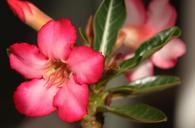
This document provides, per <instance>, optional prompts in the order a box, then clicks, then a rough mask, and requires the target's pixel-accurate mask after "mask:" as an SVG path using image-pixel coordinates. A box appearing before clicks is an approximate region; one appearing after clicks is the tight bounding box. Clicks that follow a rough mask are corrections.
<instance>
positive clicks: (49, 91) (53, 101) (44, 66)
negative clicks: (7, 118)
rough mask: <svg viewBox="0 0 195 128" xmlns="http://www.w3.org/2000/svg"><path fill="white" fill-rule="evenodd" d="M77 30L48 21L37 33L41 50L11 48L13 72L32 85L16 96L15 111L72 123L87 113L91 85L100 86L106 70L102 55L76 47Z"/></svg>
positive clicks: (28, 46) (20, 89)
mask: <svg viewBox="0 0 195 128" xmlns="http://www.w3.org/2000/svg"><path fill="white" fill-rule="evenodd" d="M75 41H76V30H75V28H74V26H73V25H72V24H71V22H70V21H69V20H66V19H61V20H59V21H49V22H48V23H47V24H46V25H44V26H43V27H42V28H41V29H40V31H39V32H38V47H37V46H35V45H31V44H28V43H16V44H13V45H12V46H11V47H10V56H9V57H10V65H11V68H12V69H14V70H16V71H17V72H19V73H20V74H22V75H23V76H24V77H26V78H28V79H32V80H31V81H27V82H23V83H21V84H20V85H19V86H18V88H17V90H16V91H15V93H14V103H15V106H16V109H17V110H18V111H19V112H21V113H23V114H25V115H26V116H45V115H48V114H49V113H51V112H53V111H55V110H56V109H57V110H58V116H59V117H60V118H61V119H62V120H64V121H66V122H73V121H78V120H80V119H82V118H83V116H84V115H85V114H86V113H87V105H88V97H89V92H88V86H87V85H88V84H93V83H95V82H97V81H98V80H99V79H100V78H101V75H102V72H103V68H104V57H103V56H102V54H101V53H99V52H96V51H94V50H93V49H91V48H89V47H86V46H78V47H73V46H74V44H75Z"/></svg>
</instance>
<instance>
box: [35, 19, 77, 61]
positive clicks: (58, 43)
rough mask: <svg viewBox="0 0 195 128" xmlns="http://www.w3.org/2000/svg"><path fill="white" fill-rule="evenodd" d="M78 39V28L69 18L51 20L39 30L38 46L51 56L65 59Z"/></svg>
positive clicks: (56, 58)
mask: <svg viewBox="0 0 195 128" xmlns="http://www.w3.org/2000/svg"><path fill="white" fill-rule="evenodd" d="M75 41H76V30H75V28H74V26H73V25H72V23H71V22H70V21H69V20H67V19H60V20H58V21H49V22H48V23H47V24H46V25H44V26H43V27H42V28H41V29H40V31H39V32H38V46H39V48H40V50H41V51H42V52H43V53H44V54H45V55H46V56H48V57H49V58H51V59H55V60H61V61H64V60H65V59H66V58H67V56H68V55H69V53H70V51H71V48H72V46H73V45H74V44H75Z"/></svg>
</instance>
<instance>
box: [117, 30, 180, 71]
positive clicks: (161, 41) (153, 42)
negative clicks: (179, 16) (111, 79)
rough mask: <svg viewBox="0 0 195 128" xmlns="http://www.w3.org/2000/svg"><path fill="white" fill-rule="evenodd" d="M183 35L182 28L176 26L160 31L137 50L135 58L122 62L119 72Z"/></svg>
mask: <svg viewBox="0 0 195 128" xmlns="http://www.w3.org/2000/svg"><path fill="white" fill-rule="evenodd" d="M180 35H181V30H180V29H179V28H178V27H176V26H174V27H171V28H168V29H166V30H164V31H162V32H160V33H158V34H157V35H156V36H154V37H153V38H151V39H149V40H147V41H146V42H144V43H143V44H142V45H141V46H140V47H139V48H138V49H137V50H136V52H135V55H134V57H133V58H131V59H129V60H126V61H124V62H122V63H121V64H120V67H119V74H122V73H123V72H125V71H127V70H129V69H131V68H134V67H136V66H137V65H138V64H140V63H141V62H142V61H143V60H145V59H147V58H149V57H150V56H151V55H152V54H154V53H155V52H157V51H158V50H160V49H161V48H162V47H163V46H165V45H166V44H167V43H168V42H169V41H170V40H171V39H173V38H175V37H178V36H180Z"/></svg>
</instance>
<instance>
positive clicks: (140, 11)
mask: <svg viewBox="0 0 195 128" xmlns="http://www.w3.org/2000/svg"><path fill="white" fill-rule="evenodd" d="M125 5H126V8H127V20H126V24H127V25H142V24H144V22H145V20H146V13H145V8H144V3H143V1H142V0H125ZM132 17H133V18H132Z"/></svg>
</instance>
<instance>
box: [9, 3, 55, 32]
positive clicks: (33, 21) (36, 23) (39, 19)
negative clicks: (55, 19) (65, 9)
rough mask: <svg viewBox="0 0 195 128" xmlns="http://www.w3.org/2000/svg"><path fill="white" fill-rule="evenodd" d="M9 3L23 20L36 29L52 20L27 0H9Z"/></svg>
mask: <svg viewBox="0 0 195 128" xmlns="http://www.w3.org/2000/svg"><path fill="white" fill-rule="evenodd" d="M7 3H8V5H9V6H10V8H11V10H12V11H13V12H14V13H15V15H16V16H18V18H20V20H21V21H23V22H24V23H26V24H28V25H29V26H31V27H33V28H34V29H36V30H39V29H40V28H41V27H42V26H43V25H44V24H45V23H47V22H48V21H50V20H51V18H50V17H49V16H47V15H46V14H45V13H44V12H42V11H41V10H40V9H38V8H37V7H36V6H35V5H34V4H32V3H30V2H28V1H26V0H7Z"/></svg>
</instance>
